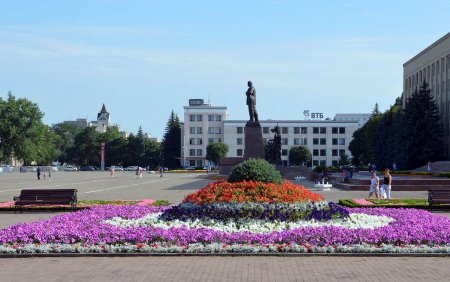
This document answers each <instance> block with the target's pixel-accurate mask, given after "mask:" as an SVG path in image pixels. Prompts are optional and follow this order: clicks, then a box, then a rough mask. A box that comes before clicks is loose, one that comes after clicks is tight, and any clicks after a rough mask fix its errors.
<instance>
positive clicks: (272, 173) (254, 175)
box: [228, 159, 283, 184]
mask: <svg viewBox="0 0 450 282" xmlns="http://www.w3.org/2000/svg"><path fill="white" fill-rule="evenodd" d="M282 180H283V178H282V177H281V174H280V173H279V172H278V171H277V170H276V169H275V167H273V166H272V165H271V164H269V163H268V162H267V161H265V160H261V159H248V160H246V161H244V162H242V163H240V164H238V165H237V166H235V167H234V168H233V170H232V171H231V174H230V176H229V177H228V182H241V181H257V182H264V183H277V184H280V183H281V181H282Z"/></svg>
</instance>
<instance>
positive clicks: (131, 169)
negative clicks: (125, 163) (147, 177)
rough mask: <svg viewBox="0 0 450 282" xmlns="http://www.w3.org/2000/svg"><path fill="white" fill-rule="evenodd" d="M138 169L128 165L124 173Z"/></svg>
mask: <svg viewBox="0 0 450 282" xmlns="http://www.w3.org/2000/svg"><path fill="white" fill-rule="evenodd" d="M137 168H138V167H137V166H135V165H130V166H129V167H126V168H125V170H126V171H135V170H136V169H137Z"/></svg>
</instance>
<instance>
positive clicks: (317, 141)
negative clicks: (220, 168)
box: [236, 138, 345, 145]
mask: <svg viewBox="0 0 450 282" xmlns="http://www.w3.org/2000/svg"><path fill="white" fill-rule="evenodd" d="M243 144H244V138H236V145H243ZM281 145H289V139H288V138H281ZM294 145H308V139H307V138H294ZM313 145H327V139H326V138H313ZM331 145H345V138H331Z"/></svg>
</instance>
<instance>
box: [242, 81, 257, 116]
mask: <svg viewBox="0 0 450 282" xmlns="http://www.w3.org/2000/svg"><path fill="white" fill-rule="evenodd" d="M247 85H248V90H247V92H246V93H245V94H246V95H247V105H248V113H249V115H250V121H256V122H258V112H257V111H256V90H255V87H253V83H252V82H251V81H249V82H248V83H247Z"/></svg>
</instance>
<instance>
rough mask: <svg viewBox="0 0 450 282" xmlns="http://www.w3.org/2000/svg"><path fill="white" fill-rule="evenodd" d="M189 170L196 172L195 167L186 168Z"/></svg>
mask: <svg viewBox="0 0 450 282" xmlns="http://www.w3.org/2000/svg"><path fill="white" fill-rule="evenodd" d="M186 169H187V170H195V166H188V167H186Z"/></svg>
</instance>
